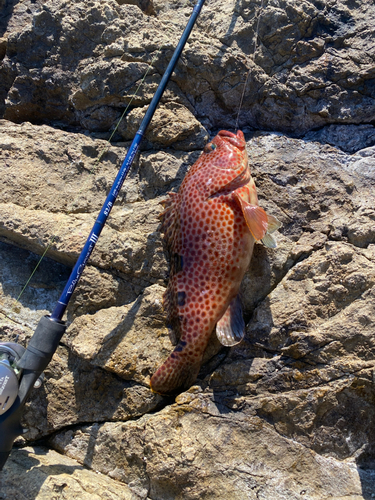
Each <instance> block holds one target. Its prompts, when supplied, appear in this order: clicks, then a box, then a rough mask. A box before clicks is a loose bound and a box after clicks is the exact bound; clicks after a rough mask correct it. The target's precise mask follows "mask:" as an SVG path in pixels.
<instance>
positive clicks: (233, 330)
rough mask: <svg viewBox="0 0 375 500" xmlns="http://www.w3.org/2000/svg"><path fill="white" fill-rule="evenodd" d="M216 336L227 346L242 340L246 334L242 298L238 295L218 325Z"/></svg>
mask: <svg viewBox="0 0 375 500" xmlns="http://www.w3.org/2000/svg"><path fill="white" fill-rule="evenodd" d="M216 336H217V338H218V339H219V341H220V343H221V344H223V345H225V346H233V345H236V344H238V343H239V342H241V340H242V339H243V338H244V336H245V321H244V319H243V315H242V305H241V299H240V298H239V296H238V295H237V297H235V298H234V299H233V300H232V302H231V303H230V304H229V306H228V309H227V310H226V311H225V313H224V316H222V318H221V319H220V320H219V321H218V323H217V325H216Z"/></svg>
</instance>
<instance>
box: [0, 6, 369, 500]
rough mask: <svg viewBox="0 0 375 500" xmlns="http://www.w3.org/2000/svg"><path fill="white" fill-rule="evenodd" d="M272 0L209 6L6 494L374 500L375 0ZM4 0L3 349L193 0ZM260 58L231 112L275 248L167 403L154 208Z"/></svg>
mask: <svg viewBox="0 0 375 500" xmlns="http://www.w3.org/2000/svg"><path fill="white" fill-rule="evenodd" d="M262 5H263V8H262V9H260V6H261V3H260V2H259V1H257V2H254V1H244V2H240V3H239V2H234V1H233V2H232V1H230V2H229V1H221V0H214V1H212V2H209V3H208V4H207V5H205V7H204V9H203V11H202V14H201V16H200V18H199V20H198V24H197V27H196V28H195V29H194V31H193V33H192V36H191V38H190V40H189V42H188V44H187V45H186V48H185V51H184V54H183V57H182V58H181V61H180V62H179V64H178V67H177V69H176V72H175V74H174V76H173V78H172V81H171V82H170V84H169V86H168V90H167V92H166V93H165V95H164V97H163V101H162V103H161V105H160V107H159V109H158V111H157V113H156V115H155V117H154V121H153V122H152V126H151V128H150V129H149V133H148V135H147V137H146V139H145V141H144V142H143V145H142V149H141V152H140V153H139V154H138V155H137V158H136V160H135V162H134V165H133V168H132V170H131V172H130V174H129V176H128V178H127V180H126V183H125V185H124V188H123V190H122V192H121V195H120V197H119V199H118V201H117V203H116V205H115V206H114V208H113V211H112V213H111V217H110V219H109V221H108V224H107V225H106V227H105V228H104V230H103V233H102V236H101V238H100V239H99V242H98V244H97V246H96V248H95V251H94V253H93V254H92V256H91V258H90V261H89V265H88V266H87V268H86V270H85V272H84V274H83V276H82V279H81V281H80V283H79V286H78V288H77V290H76V292H75V294H74V298H73V300H72V301H71V303H70V305H69V307H68V310H67V316H66V319H67V322H68V324H69V328H68V330H67V333H66V335H64V337H63V339H62V343H61V345H60V346H59V348H58V350H57V352H56V354H55V356H54V358H53V360H52V362H51V363H50V365H49V366H48V368H47V370H46V372H45V381H44V384H43V386H42V387H41V388H40V389H38V390H34V391H33V394H32V397H31V399H30V401H29V403H28V405H27V408H26V411H25V414H24V422H23V423H24V425H25V427H27V428H28V429H29V431H28V433H27V434H25V435H24V437H22V438H19V439H18V440H17V447H16V448H15V449H14V450H13V452H12V454H11V456H10V459H9V461H8V462H7V465H6V467H5V468H4V471H3V472H2V473H0V499H2V498H4V499H7V498H11V497H12V498H16V499H18V498H20V499H27V500H28V499H30V500H31V499H33V500H34V499H43V498H66V499H71V498H78V497H79V498H86V497H87V498H89V497H90V498H120V499H126V500H128V499H131V500H139V499H144V500H169V499H171V500H172V499H180V500H182V499H183V500H195V499H197V498H199V499H211V498H212V499H223V500H224V499H225V500H226V499H228V498H230V499H233V500H237V499H238V500H242V499H244V498H248V499H254V500H255V499H263V500H282V499H288V500H289V499H293V500H294V499H296V500H297V499H303V500H325V499H327V500H328V499H329V498H335V499H344V498H345V499H346V500H349V499H350V500H360V499H366V500H368V499H371V498H373V495H374V493H373V492H374V491H375V479H374V478H375V473H374V470H375V433H374V428H375V386H374V368H375V340H374V338H375V337H374V333H375V308H374V303H375V300H374V299H375V194H374V193H375V190H374V188H375V133H374V126H373V122H374V112H375V107H374V97H375V96H374V67H373V57H374V47H375V45H374V42H373V29H372V26H373V23H374V17H375V7H374V5H373V2H371V1H370V0H368V1H367V0H365V1H363V2H356V1H352V0H345V1H336V2H321V1H320V0H314V1H312V0H311V1H307V0H303V1H301V2H298V4H296V2H291V1H289V0H285V1H284V0H272V1H271V0H269V1H265V2H263V4H262ZM0 8H4V15H3V17H2V18H1V20H0V60H1V61H2V63H1V64H2V65H1V67H0V99H2V100H1V103H0V114H1V116H2V118H3V119H1V120H0V176H1V180H2V184H1V187H0V240H1V241H0V332H1V337H0V339H1V340H8V341H18V342H20V343H22V344H23V345H26V344H27V342H28V340H29V339H30V337H31V335H32V332H33V330H34V329H35V326H36V324H37V322H38V320H39V318H40V317H41V316H42V315H43V314H46V313H47V312H49V311H51V310H52V309H53V307H54V304H55V302H56V300H57V298H58V296H59V294H60V292H61V290H62V288H63V286H64V284H65V281H66V279H67V276H68V275H69V272H70V269H71V267H72V266H73V264H74V262H75V260H76V258H77V256H78V255H79V252H80V250H81V248H82V246H83V244H84V242H85V239H86V237H87V235H88V233H89V231H90V229H91V226H92V224H93V222H94V221H95V218H96V216H97V213H98V211H99V209H100V207H101V205H102V203H103V201H104V199H105V197H106V194H107V193H108V190H109V188H110V186H111V183H112V181H113V179H114V177H115V175H116V172H117V170H118V168H119V165H120V164H121V162H122V160H123V158H124V156H125V152H126V148H127V147H128V145H129V142H128V141H129V140H131V139H132V136H133V135H134V132H135V131H136V129H137V127H138V125H139V122H140V120H141V118H142V116H143V113H144V111H145V108H146V106H147V104H148V103H149V102H150V99H151V97H152V95H153V93H154V91H155V89H156V87H157V84H158V82H159V81H160V78H161V75H162V73H163V71H164V69H165V67H166V64H167V61H168V59H169V57H170V55H171V54H172V50H173V48H174V46H175V44H176V42H177V40H178V38H179V36H180V33H181V31H182V29H183V27H184V24H185V22H186V19H187V17H186V16H188V15H190V12H191V6H190V5H189V4H185V5H183V6H182V5H181V4H180V2H177V1H174V0H173V1H170V2H164V1H163V2H162V1H159V0H154V1H153V2H151V1H146V0H139V1H138V0H134V1H133V0H129V1H125V2H124V1H120V0H119V1H118V2H115V1H114V0H106V1H103V2H96V1H90V2H69V1H62V0H49V1H48V2H39V1H38V0H36V1H31V0H24V1H23V2H18V3H17V2H14V1H6V2H1V0H0ZM257 25H259V30H258V32H259V33H258V35H259V36H258V42H257V49H256V51H255V55H254V43H255V40H256V36H255V32H256V27H257ZM150 63H151V66H150ZM249 68H250V69H251V71H250V73H249V78H248V81H247V84H246V89H245V97H244V104H243V107H242V110H241V113H240V119H239V122H240V125H241V127H245V128H246V129H247V136H246V138H247V141H248V142H247V145H248V152H249V156H250V161H251V170H252V174H253V176H254V179H255V181H256V184H257V187H258V193H259V199H260V204H261V206H262V207H264V208H265V209H266V210H267V211H268V212H270V213H272V214H274V215H275V216H277V217H278V219H280V220H281V221H282V223H283V226H282V228H281V229H280V232H279V233H277V236H276V238H277V241H278V248H277V249H275V250H269V249H266V248H265V247H263V246H262V245H256V246H255V250H254V255H253V258H252V261H251V264H250V267H249V270H248V272H247V273H246V275H245V278H244V281H243V284H242V296H243V302H244V312H245V320H246V324H247V327H246V337H245V339H244V341H243V342H241V343H240V344H239V345H238V346H236V347H234V348H232V349H226V348H225V349H220V348H218V345H217V343H215V342H214V340H213V341H212V343H211V345H210V348H209V350H208V352H207V355H206V361H207V363H206V364H205V365H204V366H203V367H202V370H201V372H200V375H199V378H198V380H197V383H196V385H195V386H193V387H192V388H190V389H189V390H188V391H187V392H184V393H182V394H179V395H178V396H177V397H176V398H162V397H161V396H158V395H155V394H153V393H152V392H151V391H150V389H149V386H148V382H149V378H150V375H151V374H152V373H153V372H154V370H155V368H156V367H157V366H158V365H159V364H160V362H161V361H162V360H164V359H165V358H166V356H167V355H168V353H169V352H170V350H171V348H172V346H171V342H170V340H169V337H168V330H167V329H166V327H165V324H164V313H163V310H162V295H163V291H164V289H165V286H166V282H167V279H168V263H167V261H166V258H165V256H164V252H163V245H162V238H161V235H160V226H159V220H158V214H159V213H160V211H161V210H162V207H161V205H160V202H161V201H162V200H163V198H164V196H165V194H166V193H167V192H168V191H171V190H172V191H175V190H177V189H178V186H179V184H180V183H181V181H182V179H183V177H184V175H185V173H186V172H187V170H188V168H189V166H190V165H192V164H193V163H194V161H195V160H196V159H197V157H198V156H199V154H200V151H201V149H202V147H203V145H204V143H205V141H206V140H207V137H208V135H213V134H214V133H215V128H217V127H222V128H231V127H234V125H235V121H236V115H237V111H238V106H239V102H240V99H241V94H242V90H243V83H244V82H245V79H246V73H247V71H248V69H249ZM141 82H143V84H142V87H140V88H139V90H138V91H137V93H136V96H135V97H134V98H132V96H133V94H134V93H135V91H136V89H137V88H138V86H139V84H140V83H141ZM130 102H131V104H130V108H129V110H128V111H127V113H126V117H125V118H124V120H123V121H122V122H121V124H120V125H119V127H118V128H117V129H116V131H114V128H115V123H116V121H117V120H118V119H119V118H120V116H121V115H122V113H123V112H124V110H125V108H126V106H127V105H128V104H129V103H130ZM317 127H321V128H320V129H319V130H314V129H316V128H317ZM254 129H263V131H259V130H258V131H256V130H254ZM264 130H273V131H274V132H272V133H271V132H265V131H264ZM112 131H113V132H114V136H113V139H114V144H113V145H111V146H110V147H109V145H108V143H107V142H106V140H105V139H107V137H108V134H109V132H112ZM275 131H276V132H275ZM277 131H278V132H277ZM286 132H290V135H285V133H286ZM305 132H307V133H306V134H305ZM297 137H298V138H297ZM46 249H47V253H46V257H44V258H43V260H42V261H41V263H40V265H39V267H38V268H37V270H36V271H35V273H34V274H33V276H32V278H31V280H30V283H29V284H28V286H27V287H26V288H25V291H23V292H22V295H21V296H20V297H19V295H20V293H21V291H22V289H23V287H24V285H25V283H26V281H27V279H28V277H29V276H30V275H31V273H32V272H33V270H34V269H35V266H36V264H37V263H38V261H39V255H41V254H42V253H43V252H44V251H45V250H46ZM18 297H19V300H17V298H18ZM35 443H36V444H37V446H35V447H34V448H31V447H30V444H35ZM20 478H22V481H21V484H20Z"/></svg>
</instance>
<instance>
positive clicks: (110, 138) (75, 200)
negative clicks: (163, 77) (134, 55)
mask: <svg viewBox="0 0 375 500" xmlns="http://www.w3.org/2000/svg"><path fill="white" fill-rule="evenodd" d="M187 4H188V0H186V1H185V3H184V5H183V6H182V8H184V7H186V5H187ZM171 24H173V25H174V26H176V27H177V24H176V23H171ZM167 30H168V31H170V32H171V34H173V31H172V30H171V27H170V24H169V25H168V26H167ZM161 50H162V46H160V47H159V48H158V49H157V51H156V54H155V55H154V56H153V57H152V59H151V62H150V63H149V65H148V68H147V70H146V72H145V74H144V75H143V77H142V79H141V81H140V83H139V84H138V86H137V88H136V89H135V92H134V94H133V95H132V96H131V99H130V101H129V102H128V104H127V105H126V107H125V109H124V111H123V112H122V114H121V116H120V118H119V119H118V121H117V123H116V126H115V127H114V129H113V131H112V132H111V135H110V136H109V138H108V139H107V140H106V143H107V144H106V145H105V146H103V148H102V150H101V151H100V152H99V155H98V158H97V160H96V161H95V163H94V165H93V167H92V168H91V170H89V172H88V173H89V175H93V174H95V173H97V169H98V167H99V164H100V162H101V160H102V158H103V156H104V155H105V153H107V152H108V151H109V149H110V147H111V141H112V139H113V137H114V135H115V134H116V132H117V130H118V128H119V126H120V124H121V122H122V120H123V119H124V117H125V116H126V114H127V112H128V109H129V108H130V106H131V104H132V102H133V100H134V99H135V98H136V97H137V95H138V93H139V91H140V89H141V87H142V85H143V84H144V82H145V80H146V78H147V76H148V74H149V73H150V71H151V68H153V67H154V66H153V65H154V63H155V61H156V60H157V58H158V57H159V55H160V52H161ZM83 189H84V186H83V185H82V186H81V187H80V189H79V190H78V192H77V194H76V198H75V199H74V200H73V201H72V207H74V206H75V203H76V202H77V201H78V198H79V196H80V194H81V193H82V191H83ZM72 211H73V208H71V209H70V210H69V209H68V210H67V212H66V215H70V214H71V213H72ZM63 224H64V221H61V222H60V224H59V225H58V226H57V228H56V229H55V233H58V232H59V230H60V228H61V227H62V226H63ZM56 236H57V235H56V234H55V235H53V236H52V237H51V239H50V241H49V242H48V243H47V246H46V248H45V250H44V252H43V254H42V255H41V257H40V259H39V261H38V262H37V264H36V265H35V268H34V269H33V271H32V272H31V274H30V276H29V278H28V280H27V281H26V283H25V285H24V286H23V288H22V290H21V292H20V293H19V295H18V297H17V298H16V299H14V303H13V304H12V305H11V306H10V311H9V313H6V312H4V311H2V310H1V309H0V314H2V315H3V316H4V317H5V319H9V320H10V321H13V322H14V323H17V324H21V323H20V322H19V321H16V320H15V319H14V318H12V317H11V316H9V314H12V313H17V312H18V311H17V310H16V307H17V304H18V303H19V301H20V298H21V296H22V295H23V293H24V292H25V290H26V288H27V287H28V285H29V283H30V281H31V280H32V278H33V276H34V274H35V273H36V271H37V269H38V267H39V266H40V264H41V262H42V261H43V259H44V257H45V256H46V254H47V252H48V250H49V249H50V248H51V246H52V245H53V242H54V241H55V239H56Z"/></svg>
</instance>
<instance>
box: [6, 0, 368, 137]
mask: <svg viewBox="0 0 375 500" xmlns="http://www.w3.org/2000/svg"><path fill="white" fill-rule="evenodd" d="M129 3H131V4H133V3H134V4H136V5H129ZM146 4H147V5H146ZM141 9H143V11H144V12H146V13H143V12H142V10H141ZM149 14H156V16H155V15H152V16H150V15H149ZM190 14H191V6H190V5H189V4H186V5H185V6H184V7H181V6H180V4H179V3H178V2H172V3H165V2H154V4H152V3H151V2H145V1H144V2H138V1H137V2H136V1H135V0H132V1H131V2H125V3H124V2H119V3H117V2H115V1H114V0H106V1H105V2H96V1H94V0H92V1H90V3H89V4H87V2H73V3H66V2H63V1H62V0H49V1H48V2H43V3H39V2H35V3H34V2H31V0H30V1H27V2H22V3H21V5H17V6H16V7H15V8H14V12H13V15H12V17H11V18H10V19H9V20H8V25H7V26H5V28H4V30H5V35H6V36H7V38H8V42H7V55H6V57H5V58H4V60H3V63H2V67H1V70H0V75H1V78H0V82H1V84H0V88H1V90H0V94H1V96H0V97H1V99H2V100H3V104H2V105H1V109H2V111H1V110H0V112H1V113H3V116H4V117H5V118H7V119H8V120H12V121H16V122H22V121H26V120H30V121H33V122H34V123H35V122H44V123H46V122H54V123H60V124H65V125H67V124H68V125H78V124H79V125H80V126H81V127H83V128H87V129H88V130H98V131H101V130H108V129H109V128H111V125H112V123H113V120H114V119H115V118H116V117H117V116H119V114H121V113H122V111H123V110H124V108H125V107H126V106H127V105H128V104H129V103H130V102H131V106H132V107H134V106H135V107H137V111H134V113H135V114H137V113H138V112H140V111H141V108H142V107H143V106H145V105H147V104H148V102H149V101H150V99H151V96H152V95H153V93H154V91H155V89H156V85H157V83H158V82H159V81H160V78H161V74H162V73H163V71H164V70H165V68H166V64H167V62H168V60H169V58H170V57H171V55H172V50H173V48H174V47H175V45H176V43H177V40H178V39H179V37H180V35H181V33H182V30H183V27H184V23H185V19H186V16H189V15H190ZM374 18H375V7H374V5H373V2H372V1H371V0H365V1H363V2H354V3H353V2H352V1H351V0H340V1H338V2H334V3H331V4H329V5H326V4H325V3H324V2H323V3H322V2H320V1H307V0H304V1H302V2H300V3H299V4H298V5H296V4H295V2H293V1H292V0H277V1H274V2H266V3H265V5H264V8H263V9H261V10H260V9H259V4H258V3H257V2H253V1H246V2H244V3H241V4H238V3H236V2H234V1H231V2H225V3H222V2H219V1H217V2H214V3H213V4H212V5H211V4H207V5H205V6H204V8H203V11H202V14H201V17H200V19H199V21H198V23H197V24H198V25H197V27H196V28H195V29H194V32H193V33H192V36H191V37H190V40H189V41H188V43H187V45H186V49H185V51H184V54H183V56H182V58H181V61H180V62H179V64H178V65H177V68H176V71H175V74H174V76H173V78H172V80H173V83H171V85H170V86H169V90H168V91H167V92H166V94H165V96H164V98H163V99H164V103H167V104H168V105H171V103H174V104H179V105H182V106H184V107H186V108H187V109H189V110H190V112H191V113H192V114H193V115H194V116H195V117H196V118H197V119H198V120H199V122H200V123H201V124H203V125H204V126H205V127H206V128H209V129H211V128H219V127H220V128H229V127H235V123H236V117H237V113H238V108H239V105H240V101H241V96H242V93H243V90H244V84H245V80H246V76H247V74H249V77H248V79H247V83H246V88H245V93H244V99H243V106H242V110H241V113H240V116H239V124H240V127H242V128H244V127H253V128H260V129H266V130H279V131H283V132H290V133H292V134H297V135H298V134H299V135H302V134H303V133H305V132H307V131H309V130H312V129H314V128H317V127H323V126H324V125H327V124H364V123H371V122H372V121H373V120H374V116H375V114H374V113H375V111H374V110H375V107H374V95H373V79H374V68H373V55H374V54H373V51H374V49H373V44H372V26H373V23H374ZM256 41H257V42H256ZM255 47H256V49H255ZM254 51H255V52H254ZM150 64H151V66H150ZM146 72H147V76H145V74H146ZM144 77H145V78H144ZM140 83H142V88H141V89H140V90H137V89H138V87H139V85H140ZM135 93H136V94H137V95H136V96H135V97H134V94H135ZM179 118H180V126H181V127H182V129H184V130H186V129H188V128H189V119H188V121H187V122H186V124H185V116H184V113H182V114H181V116H179ZM201 126H202V125H201ZM153 139H154V138H153V137H152V138H151V140H153ZM158 139H159V140H160V134H159V137H158ZM166 140H167V142H168V143H169V142H170V141H171V140H172V139H171V136H170V135H168V136H167V139H166ZM191 142H192V139H190V143H191Z"/></svg>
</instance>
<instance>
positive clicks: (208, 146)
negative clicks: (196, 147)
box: [203, 142, 217, 153]
mask: <svg viewBox="0 0 375 500" xmlns="http://www.w3.org/2000/svg"><path fill="white" fill-rule="evenodd" d="M216 148H217V146H216V144H214V143H213V142H209V143H208V144H206V145H205V147H204V150H203V151H204V152H205V153H211V151H214V150H215V149H216Z"/></svg>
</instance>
